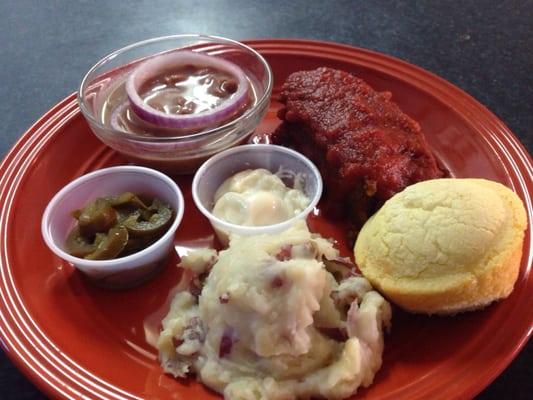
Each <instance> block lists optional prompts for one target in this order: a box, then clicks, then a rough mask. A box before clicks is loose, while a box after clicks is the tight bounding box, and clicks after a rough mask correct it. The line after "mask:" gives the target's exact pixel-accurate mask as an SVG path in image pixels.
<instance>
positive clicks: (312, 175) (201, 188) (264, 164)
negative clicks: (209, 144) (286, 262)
mask: <svg viewBox="0 0 533 400" xmlns="http://www.w3.org/2000/svg"><path fill="white" fill-rule="evenodd" d="M257 168H264V169H267V170H269V171H270V172H272V173H278V175H281V176H282V180H283V181H284V183H285V184H286V185H287V186H288V187H293V185H294V176H295V175H297V176H299V179H301V180H303V191H304V194H305V195H306V196H307V197H308V198H309V199H310V203H309V205H308V206H307V207H306V208H305V209H304V210H302V211H301V212H300V213H299V214H297V215H295V216H294V217H292V218H291V219H288V220H286V221H283V222H280V223H277V224H272V225H264V226H243V225H236V224H232V223H229V222H227V221H224V220H222V219H220V218H217V217H215V216H214V215H213V214H212V213H211V210H212V209H213V206H214V195H215V192H216V191H217V189H218V188H219V187H220V185H221V184H222V183H223V182H224V181H225V180H226V179H228V178H230V177H231V176H233V175H234V174H236V173H237V172H240V171H243V170H246V169H257ZM280 171H281V174H279V173H280ZM321 195H322V177H321V176H320V172H319V171H318V169H317V168H316V166H315V165H314V164H313V163H312V162H311V161H310V160H309V159H308V158H307V157H305V156H303V155H302V154H300V153H298V152H296V151H294V150H291V149H288V148H286V147H282V146H276V145H272V144H248V145H242V146H237V147H234V148H231V149H228V150H226V151H223V152H221V153H219V154H217V155H216V156H214V157H211V158H210V159H209V160H207V161H206V162H205V163H204V164H203V165H202V166H201V167H200V168H199V169H198V171H197V172H196V174H195V176H194V179H193V183H192V196H193V199H194V203H195V204H196V206H197V207H198V209H199V210H200V212H201V213H202V214H203V215H205V216H206V217H207V218H208V219H209V222H210V223H211V225H212V226H213V228H214V230H215V232H216V233H217V235H218V238H219V239H220V241H221V242H222V243H223V244H227V243H228V239H229V236H230V235H233V234H235V235H241V236H250V235H261V234H273V233H278V232H282V231H284V230H286V229H288V228H289V227H290V226H292V225H293V224H294V222H295V221H296V220H299V219H305V218H306V217H307V216H308V215H309V213H310V212H311V211H312V210H313V209H314V208H315V206H316V205H317V203H318V201H319V200H320V196H321Z"/></svg>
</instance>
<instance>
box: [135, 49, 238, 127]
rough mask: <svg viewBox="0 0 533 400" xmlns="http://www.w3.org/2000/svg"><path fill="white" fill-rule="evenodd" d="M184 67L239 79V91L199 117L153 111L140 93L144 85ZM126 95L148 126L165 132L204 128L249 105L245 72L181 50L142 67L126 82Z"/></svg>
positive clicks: (196, 115)
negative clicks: (175, 68)
mask: <svg viewBox="0 0 533 400" xmlns="http://www.w3.org/2000/svg"><path fill="white" fill-rule="evenodd" d="M183 65H194V66H197V67H212V68H215V69H218V70H220V71H224V72H227V73H229V74H230V75H232V76H233V77H234V78H236V80H237V82H238V88H237V91H236V92H235V93H233V94H232V95H231V96H230V98H228V99H227V100H225V101H224V102H222V103H221V104H220V105H218V106H216V107H214V108H213V109H211V110H207V111H202V112H200V113H198V114H187V115H181V114H173V115H169V114H166V113H164V112H162V111H159V110H156V109H155V108H152V107H150V106H149V105H147V104H146V103H145V102H144V101H143V100H142V98H141V96H140V95H139V92H138V91H139V89H140V87H141V86H142V84H143V83H144V82H146V81H147V80H149V79H152V78H155V77H156V76H157V75H158V74H159V73H160V72H161V71H168V70H169V69H171V68H173V67H178V66H183ZM126 93H127V95H128V99H129V101H130V105H131V109H132V110H133V112H134V113H135V114H137V116H138V117H139V118H141V119H142V120H144V121H146V122H149V123H151V124H154V125H157V126H161V127H166V128H178V129H191V128H202V127H206V126H212V125H215V124H216V123H217V122H221V121H224V120H226V119H227V118H228V117H229V116H231V115H232V114H234V113H235V112H236V111H238V110H239V109H240V108H241V107H242V106H243V105H244V104H245V103H246V101H247V99H248V96H247V94H248V81H247V79H246V75H245V74H244V72H243V71H242V70H241V69H240V68H239V67H238V66H237V65H235V64H233V63H232V62H230V61H227V60H224V59H222V58H218V57H215V56H209V55H206V54H200V53H195V52H193V51H188V50H180V51H178V52H174V53H169V54H164V55H160V56H157V57H154V58H152V59H150V60H148V61H145V62H143V63H142V64H141V65H139V66H138V67H137V68H136V69H135V70H134V71H133V72H132V73H131V74H130V76H129V77H128V79H127V81H126Z"/></svg>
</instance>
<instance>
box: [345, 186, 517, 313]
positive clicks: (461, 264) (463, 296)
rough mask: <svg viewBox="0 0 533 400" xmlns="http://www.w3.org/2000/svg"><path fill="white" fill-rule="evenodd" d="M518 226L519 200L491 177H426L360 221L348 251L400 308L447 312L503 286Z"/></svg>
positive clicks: (476, 304)
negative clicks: (489, 179) (351, 247)
mask: <svg viewBox="0 0 533 400" xmlns="http://www.w3.org/2000/svg"><path fill="white" fill-rule="evenodd" d="M526 226H527V220H526V212H525V209H524V206H523V204H522V202H521V200H520V199H519V198H518V196H517V195H516V194H515V193H514V192H513V191H512V190H510V189H508V188H507V187H505V186H503V185H501V184H499V183H496V182H492V181H488V180H484V179H435V180H429V181H425V182H420V183H417V184H415V185H412V186H409V187H407V188H406V189H405V190H404V191H403V192H401V193H399V194H396V195H395V196H394V197H392V198H391V199H390V200H388V201H387V202H386V203H385V204H384V206H383V207H382V208H381V209H380V210H379V211H378V212H377V213H376V214H375V215H374V216H373V217H371V218H370V219H369V220H368V222H367V223H366V224H365V225H364V226H363V229H362V230H361V232H360V234H359V236H358V238H357V242H356V244H355V249H354V251H355V258H356V262H357V264H358V265H359V268H360V269H361V271H362V273H363V275H364V276H365V277H366V278H367V279H368V280H369V281H370V282H371V284H372V285H373V286H374V287H376V288H377V289H379V290H380V291H381V292H382V293H383V294H385V295H386V296H387V297H388V298H389V299H390V300H392V301H393V302H394V303H396V304H397V305H399V306H400V307H402V308H404V309H406V310H408V311H412V312H418V313H427V314H453V313H457V312H461V311H467V310H472V309H477V308H481V307H484V306H486V305H488V304H489V303H491V302H492V301H494V300H498V299H502V298H505V297H507V296H508V295H509V294H510V293H511V291H512V290H513V286H514V283H515V281H516V279H517V277H518V271H519V268H520V259H521V257H522V245H523V240H524V231H525V229H526Z"/></svg>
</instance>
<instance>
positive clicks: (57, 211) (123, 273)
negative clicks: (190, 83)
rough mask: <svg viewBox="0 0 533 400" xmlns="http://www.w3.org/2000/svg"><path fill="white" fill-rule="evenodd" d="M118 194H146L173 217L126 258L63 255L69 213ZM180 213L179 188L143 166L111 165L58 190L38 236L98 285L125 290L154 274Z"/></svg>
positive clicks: (71, 221)
mask: <svg viewBox="0 0 533 400" xmlns="http://www.w3.org/2000/svg"><path fill="white" fill-rule="evenodd" d="M123 192H133V193H136V194H146V195H149V196H153V197H157V198H159V199H160V200H162V201H164V202H166V203H168V204H169V205H170V206H171V207H172V208H173V209H174V211H175V218H174V221H173V222H172V225H171V226H170V228H169V229H168V230H167V232H165V234H164V235H163V236H162V237H161V238H159V239H158V240H157V241H156V242H155V243H153V244H151V245H150V246H148V247H147V248H145V249H143V250H141V251H139V252H137V253H134V254H131V255H128V256H125V257H120V258H116V259H111V260H86V259H83V258H78V257H74V256H72V255H70V254H68V253H67V252H66V251H65V249H64V243H65V240H66V238H67V236H68V234H69V232H70V231H71V229H72V228H73V227H74V225H75V222H76V221H75V219H74V218H73V217H72V216H71V212H72V211H73V210H76V209H79V208H82V207H83V206H84V205H86V204H87V203H89V202H90V201H93V200H94V199H96V198H98V197H104V196H112V195H117V194H120V193H123ZM183 211H184V201H183V195H182V193H181V190H180V189H179V187H178V186H177V185H176V183H175V182H174V181H173V180H172V179H170V178H169V177H167V176H166V175H164V174H162V173H161V172H158V171H155V170H153V169H149V168H145V167H137V166H120V167H111V168H105V169H100V170H97V171H94V172H91V173H89V174H87V175H83V176H81V177H79V178H77V179H76V180H74V181H72V182H71V183H69V184H68V185H66V186H65V187H64V188H63V189H61V190H60V191H59V192H58V193H57V194H56V195H55V196H54V197H53V198H52V200H51V201H50V203H49V204H48V206H47V207H46V210H45V211H44V214H43V218H42V221H41V232H42V236H43V238H44V241H45V242H46V244H47V245H48V247H49V248H50V250H52V251H53V252H54V253H55V254H56V255H57V256H59V257H60V258H62V259H63V260H65V261H67V262H68V263H70V264H72V265H73V266H74V267H75V268H77V269H78V270H80V271H81V272H83V273H84V274H85V275H87V276H88V277H89V278H90V279H92V280H93V281H94V282H95V283H96V284H98V285H99V286H105V287H109V288H128V287H133V286H136V285H138V284H141V283H143V282H145V281H147V280H148V279H149V278H151V277H152V276H154V275H155V273H156V272H157V271H158V270H159V267H160V266H161V265H162V264H163V261H164V260H166V258H167V256H168V255H169V254H170V251H171V250H172V248H173V241H174V234H175V232H176V230H177V228H178V226H179V224H180V222H181V219H182V218H183Z"/></svg>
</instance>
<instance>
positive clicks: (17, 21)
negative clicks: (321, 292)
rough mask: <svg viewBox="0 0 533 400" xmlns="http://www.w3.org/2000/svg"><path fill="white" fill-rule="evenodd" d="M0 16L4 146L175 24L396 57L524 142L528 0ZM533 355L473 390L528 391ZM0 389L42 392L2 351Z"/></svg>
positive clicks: (89, 4)
mask: <svg viewBox="0 0 533 400" xmlns="http://www.w3.org/2000/svg"><path fill="white" fill-rule="evenodd" d="M0 16H1V17H0V18H1V20H2V24H0V38H1V44H0V60H1V64H2V67H1V69H0V81H1V85H0V113H1V114H0V115H2V117H3V120H2V125H1V135H0V154H1V155H2V156H4V155H5V154H6V153H7V151H8V150H9V149H10V147H11V146H12V145H13V144H14V143H15V142H16V140H17V139H18V138H19V137H20V135H21V134H22V133H23V132H24V131H25V130H26V129H27V128H28V127H29V126H30V125H31V124H32V123H33V122H34V121H36V120H37V119H38V118H39V117H40V116H41V115H42V114H44V113H45V112H46V111H47V110H48V109H50V108H51V107H52V106H53V105H54V104H56V103H57V102H58V101H59V100H61V99H62V98H64V97H65V96H67V95H69V94H70V93H72V92H73V91H75V90H76V89H77V87H78V85H79V83H80V80H81V78H82V77H83V75H84V73H85V72H86V71H87V70H88V69H89V68H90V67H91V66H92V65H93V64H94V62H95V61H96V60H98V59H100V58H101V57H103V56H104V55H106V54H108V53H110V52H111V51H113V50H115V49H117V48H119V47H122V46H124V45H126V44H129V43H133V42H136V41H139V40H142V39H146V38H149V37H156V36H164V35H170V34H178V33H207V34H213V35H219V36H225V37H230V38H233V39H237V40H239V39H246V38H305V39H318V40H328V41H334V42H339V43H344V44H350V45H354V46H359V47H365V48H368V49H372V50H376V51H379V52H383V53H386V54H389V55H392V56H395V57H398V58H401V59H404V60H406V61H409V62H411V63H414V64H417V65H419V66H421V67H423V68H425V69H427V70H429V71H431V72H433V73H435V74H437V75H440V76H441V77H443V78H444V79H446V80H448V81H450V82H452V83H453V84H455V85H457V86H458V87H460V88H462V89H463V90H465V91H466V92H468V93H469V94H470V95H472V96H473V97H475V98H476V99H477V100H479V101H480V102H481V103H483V104H484V105H485V106H487V107H488V108H489V109H490V110H491V111H492V112H494V113H495V114H496V115H497V116H498V117H499V118H500V119H502V120H503V121H504V122H505V123H506V124H507V125H508V126H509V128H510V129H511V130H512V131H513V132H514V133H515V134H516V136H517V137H519V138H520V140H521V141H522V143H523V144H524V145H525V146H526V148H527V149H528V151H529V152H530V154H531V153H532V149H533V132H532V129H533V113H532V112H531V105H532V104H533V1H473V0H462V1H429V0H428V1H409V0H405V1H335V2H333V1H332V2H327V1H304V0H292V1H245V0H242V1H241V0H239V1H201V0H198V1H196V2H190V1H189V2H185V1H178V0H170V1H128V2H119V1H102V0H93V1H57V0H56V1H47V2H44V1H42V2H41V1H37V0H35V1H28V0H24V1H14V0H3V1H2V2H0ZM501 329H505V327H501ZM532 361H533V351H532V346H531V345H529V346H526V348H525V349H524V350H523V351H522V352H521V354H520V355H519V356H518V358H517V359H516V360H515V361H513V363H512V364H511V365H510V366H509V368H507V369H506V370H505V372H504V373H503V374H502V375H501V376H500V377H499V378H497V379H496V380H495V382H494V383H492V384H491V385H490V386H489V387H488V388H487V389H486V390H484V391H483V392H482V393H481V394H480V395H479V396H478V399H502V398H509V399H510V398H512V399H526V398H530V397H529V396H530V395H531V393H532V392H533V380H532V379H531V377H530V375H531V365H533V364H532ZM0 393H1V395H0V397H1V398H3V399H41V398H44V397H43V395H41V394H40V393H39V392H38V391H37V389H35V388H34V386H33V385H32V384H31V383H30V382H29V381H28V380H26V378H25V377H23V376H22V375H21V374H20V373H19V372H18V371H17V370H16V369H15V367H14V366H13V365H12V364H11V362H10V361H9V359H8V358H7V357H6V355H5V354H3V353H1V352H0Z"/></svg>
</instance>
